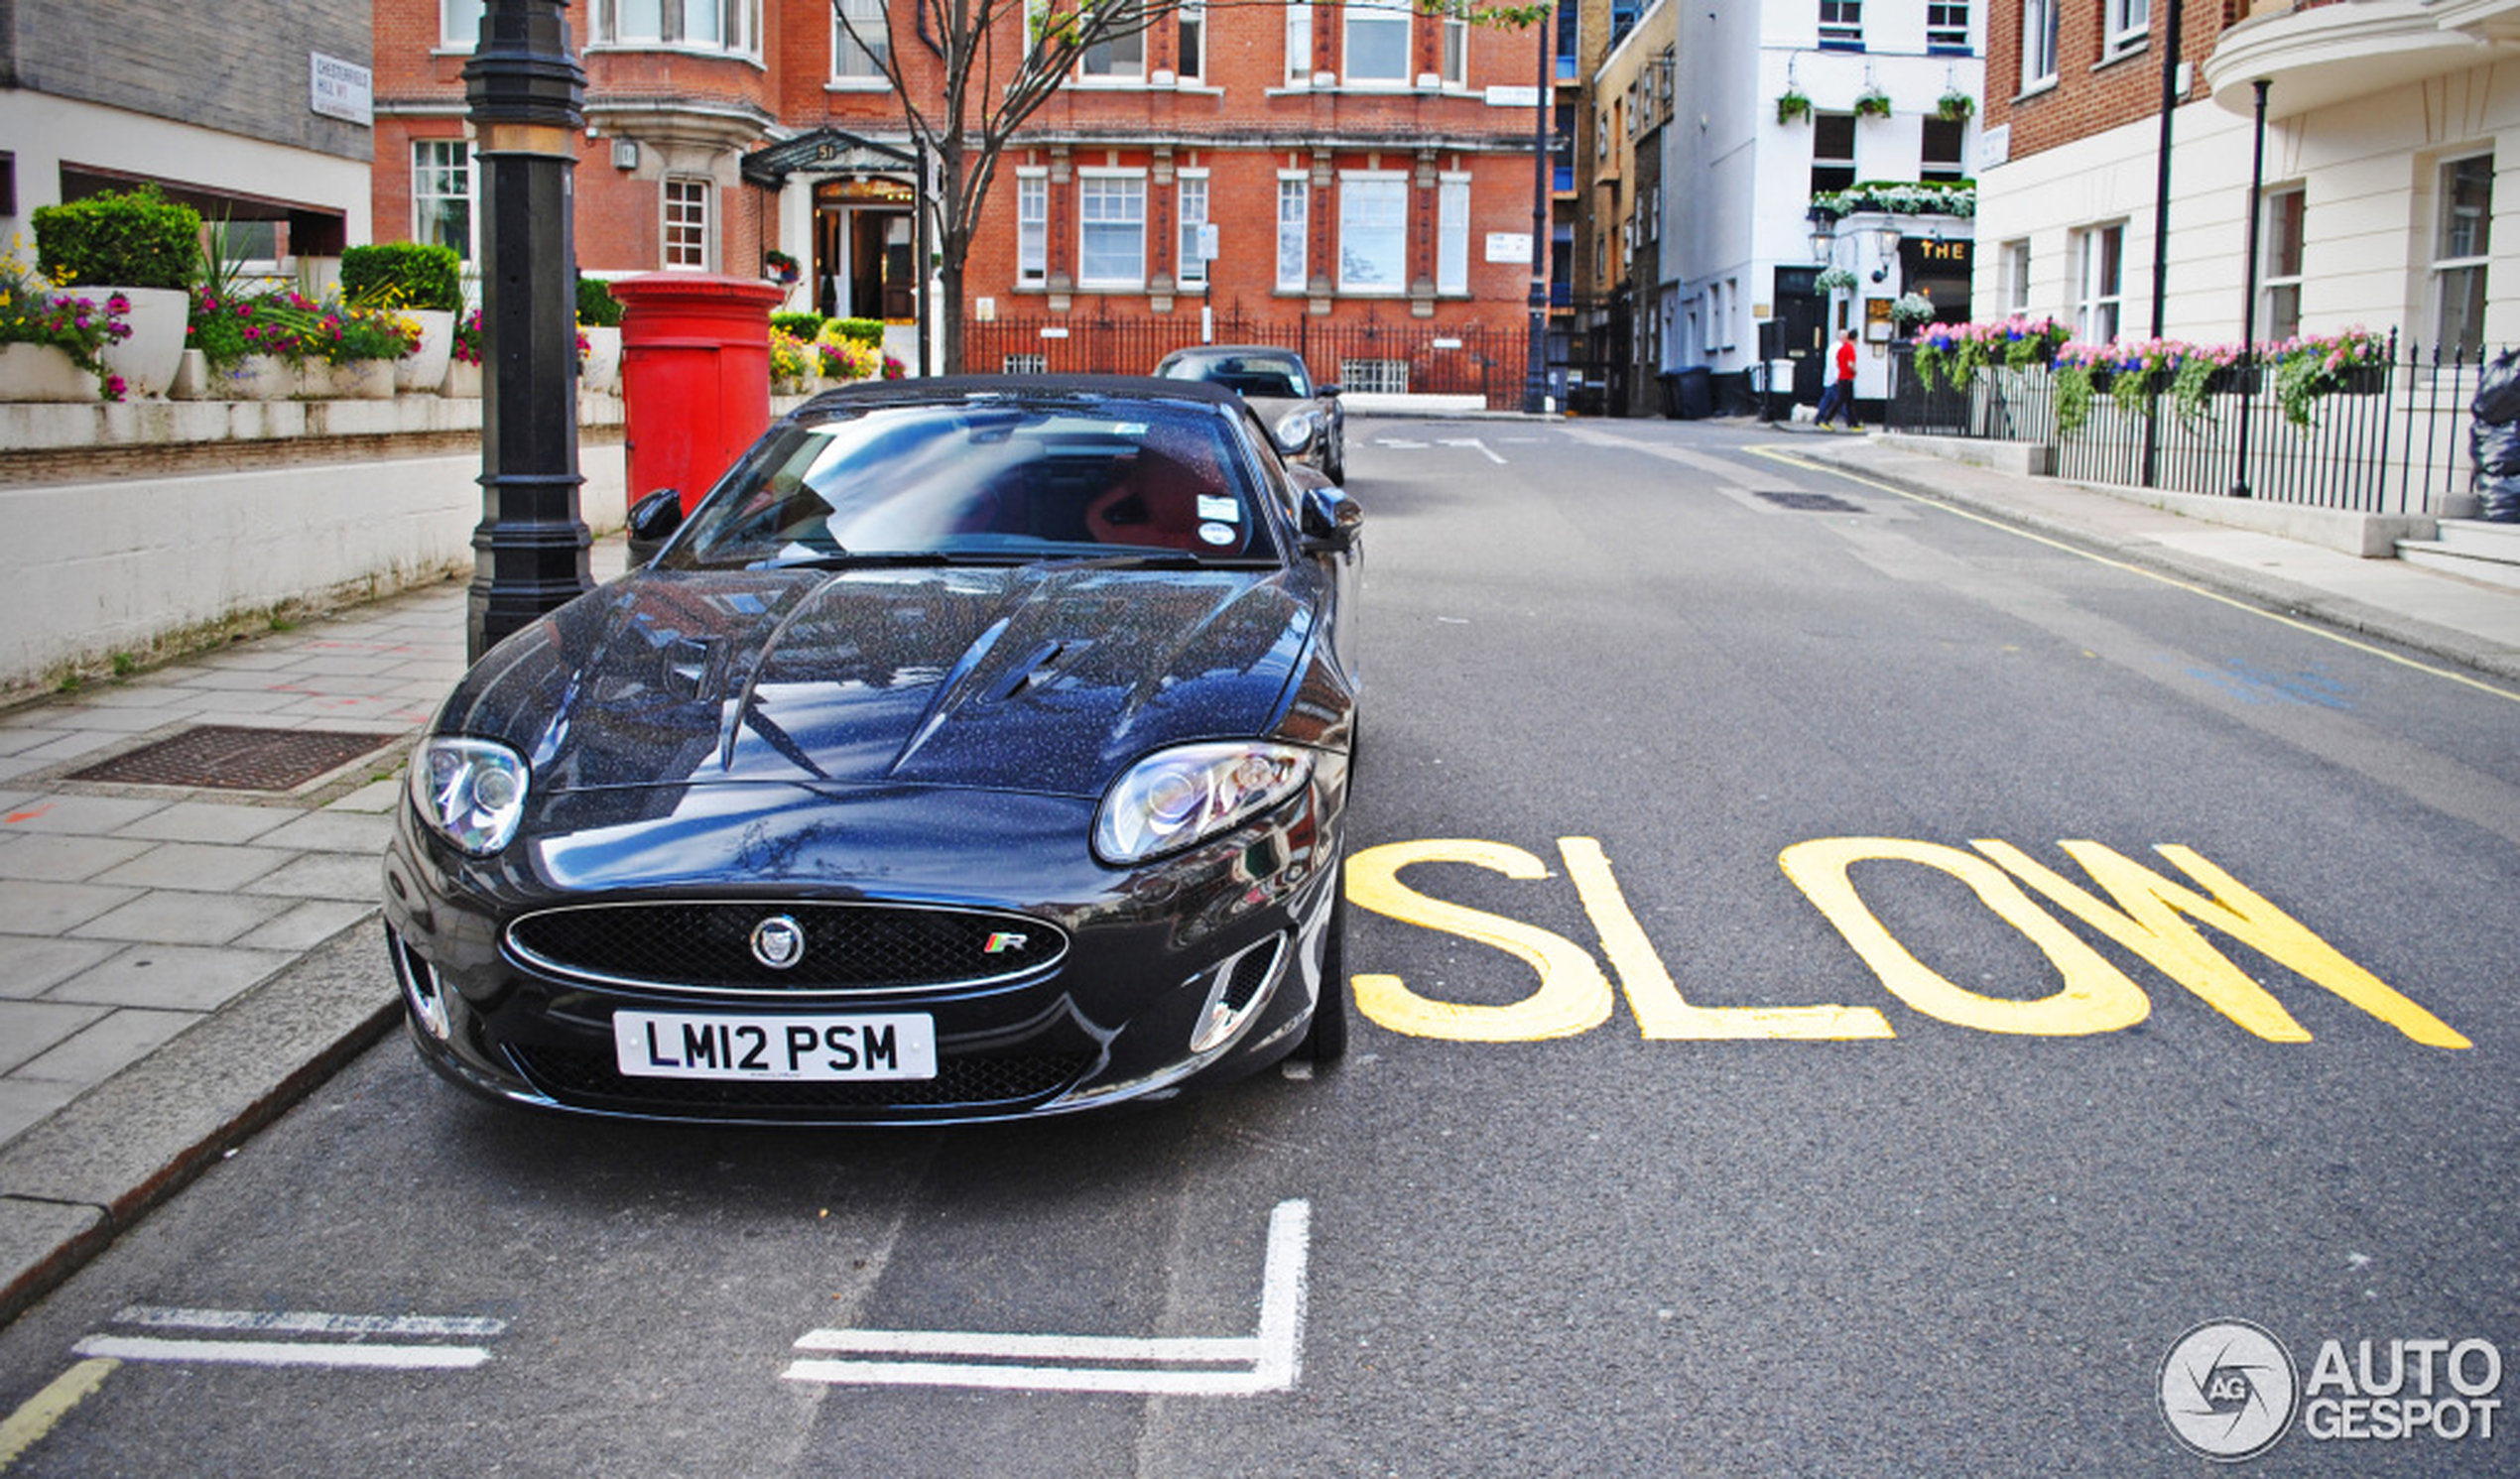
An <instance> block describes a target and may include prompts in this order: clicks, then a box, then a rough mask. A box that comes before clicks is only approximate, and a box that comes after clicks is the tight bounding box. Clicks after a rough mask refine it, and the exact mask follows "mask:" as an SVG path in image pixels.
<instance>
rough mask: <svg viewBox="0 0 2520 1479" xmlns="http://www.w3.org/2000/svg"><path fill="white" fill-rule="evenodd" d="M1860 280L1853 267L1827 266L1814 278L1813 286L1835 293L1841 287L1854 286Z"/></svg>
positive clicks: (1822, 290) (1824, 291) (1825, 291)
mask: <svg viewBox="0 0 2520 1479" xmlns="http://www.w3.org/2000/svg"><path fill="white" fill-rule="evenodd" d="M1858 281H1859V280H1858V279H1857V278H1856V277H1855V274H1854V271H1853V269H1851V268H1845V267H1827V268H1823V269H1822V270H1821V274H1820V276H1818V277H1816V278H1814V279H1812V286H1813V287H1814V288H1817V289H1819V290H1820V291H1821V292H1823V293H1834V292H1836V291H1838V290H1839V289H1844V288H1853V287H1854V286H1855V285H1856V283H1857V282H1858Z"/></svg>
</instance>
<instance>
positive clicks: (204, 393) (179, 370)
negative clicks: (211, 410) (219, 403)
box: [167, 349, 218, 401]
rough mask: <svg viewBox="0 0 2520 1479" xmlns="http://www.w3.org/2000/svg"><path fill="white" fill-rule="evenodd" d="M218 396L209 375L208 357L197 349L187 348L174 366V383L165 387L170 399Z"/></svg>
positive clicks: (191, 399)
mask: <svg viewBox="0 0 2520 1479" xmlns="http://www.w3.org/2000/svg"><path fill="white" fill-rule="evenodd" d="M217 396H218V386H217V383H216V382H215V381H213V380H212V379H211V377H210V357H209V356H208V355H206V354H203V353H202V352H201V351H200V350H198V349H187V350H185V351H184V358H183V359H182V360H181V361H179V362H178V363H177V365H176V368H175V384H173V385H170V386H168V387H167V399H168V400H171V401H208V400H215V399H216V398H217Z"/></svg>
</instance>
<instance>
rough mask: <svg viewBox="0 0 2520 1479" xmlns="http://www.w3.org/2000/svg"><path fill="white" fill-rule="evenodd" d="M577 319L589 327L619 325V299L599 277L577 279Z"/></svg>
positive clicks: (614, 326)
mask: <svg viewBox="0 0 2520 1479" xmlns="http://www.w3.org/2000/svg"><path fill="white" fill-rule="evenodd" d="M577 321H578V322H579V323H580V324H583V325H585V326H587V327H589V328H618V327H620V326H621V300H620V299H617V298H615V297H613V296H612V288H611V286H610V285H609V284H607V283H605V282H604V280H603V279H601V278H579V279H578V280H577Z"/></svg>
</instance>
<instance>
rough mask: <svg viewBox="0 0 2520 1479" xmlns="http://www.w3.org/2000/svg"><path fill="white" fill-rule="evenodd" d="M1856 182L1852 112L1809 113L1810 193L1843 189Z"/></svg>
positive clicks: (1853, 117) (1853, 118)
mask: <svg viewBox="0 0 2520 1479" xmlns="http://www.w3.org/2000/svg"><path fill="white" fill-rule="evenodd" d="M1854 183H1855V115H1854V114H1852V113H1814V114H1813V115H1812V192H1813V193H1814V194H1818V193H1820V192H1821V191H1823V190H1842V189H1845V188H1846V187H1848V186H1849V185H1853V184H1854Z"/></svg>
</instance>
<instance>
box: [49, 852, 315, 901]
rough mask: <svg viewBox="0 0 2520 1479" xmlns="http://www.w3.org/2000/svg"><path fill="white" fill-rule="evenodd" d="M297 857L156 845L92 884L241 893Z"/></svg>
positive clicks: (120, 864) (99, 877)
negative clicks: (248, 886) (265, 875)
mask: <svg viewBox="0 0 2520 1479" xmlns="http://www.w3.org/2000/svg"><path fill="white" fill-rule="evenodd" d="M297 856H298V854H297V853H296V852H294V851H292V850H290V849H289V848H286V847H232V846H228V845H226V844H223V843H216V842H161V843H158V844H156V845H154V846H150V847H147V848H145V850H143V851H142V852H141V853H140V855H139V856H137V857H134V858H131V859H129V860H128V861H125V862H122V863H118V864H116V865H114V866H113V867H111V868H108V869H106V870H105V871H104V872H102V873H99V874H97V875H95V877H94V881H95V882H97V883H115V884H131V885H134V886H136V887H139V888H144V889H183V890H188V891H191V892H204V891H209V892H216V891H224V890H232V889H233V890H241V889H243V888H245V887H246V886H247V885H249V884H251V883H252V882H253V881H254V880H255V879H258V878H260V877H262V876H263V875H264V874H266V873H269V872H271V871H272V870H273V869H275V868H278V867H279V866H281V865H282V864H283V863H287V862H291V861H293V860H295V859H296V857H297Z"/></svg>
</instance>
